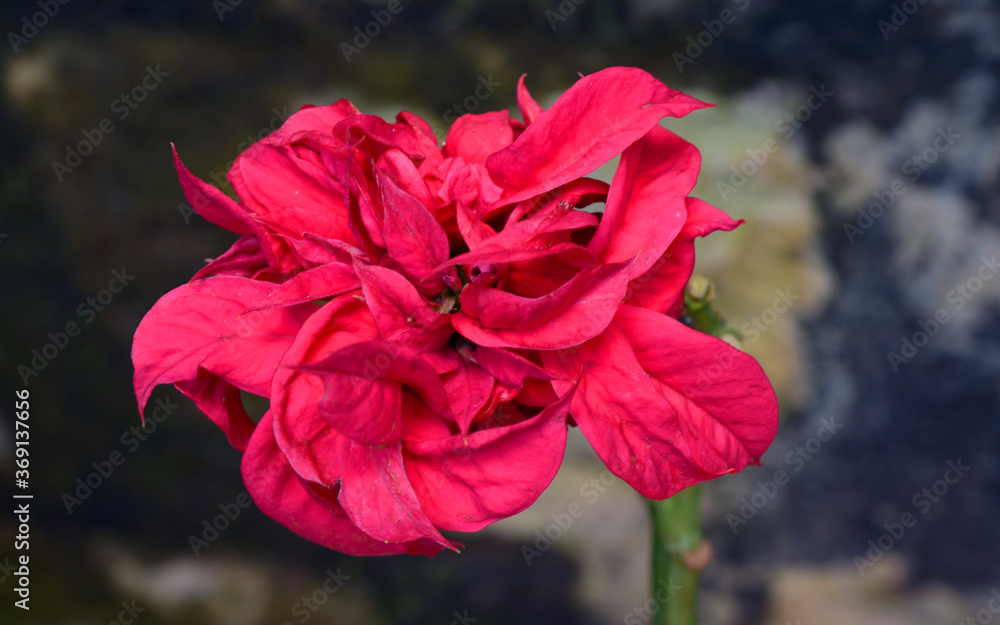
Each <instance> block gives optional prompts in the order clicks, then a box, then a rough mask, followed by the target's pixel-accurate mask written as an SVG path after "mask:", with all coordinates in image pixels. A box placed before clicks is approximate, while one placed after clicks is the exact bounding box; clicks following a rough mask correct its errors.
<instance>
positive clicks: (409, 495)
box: [337, 442, 460, 551]
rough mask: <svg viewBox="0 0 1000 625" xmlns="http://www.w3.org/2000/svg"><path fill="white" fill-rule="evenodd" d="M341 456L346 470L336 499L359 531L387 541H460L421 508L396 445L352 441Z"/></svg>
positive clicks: (446, 544) (446, 543) (451, 546)
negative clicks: (381, 446) (382, 446)
mask: <svg viewBox="0 0 1000 625" xmlns="http://www.w3.org/2000/svg"><path fill="white" fill-rule="evenodd" d="M343 458H344V462H345V464H346V466H348V467H350V469H349V471H350V473H349V474H348V475H345V476H344V480H343V483H342V484H341V487H340V496H339V497H338V498H337V499H338V501H339V502H340V504H341V505H342V506H344V511H345V512H346V513H347V515H348V516H349V517H350V519H351V521H353V522H354V524H355V525H356V526H357V527H358V528H359V529H360V530H361V531H363V532H365V533H366V534H368V535H369V536H372V537H373V538H377V539H378V540H384V541H387V542H390V543H401V542H408V541H414V540H419V539H422V538H425V539H429V540H433V541H434V542H436V543H437V544H439V545H442V546H444V547H447V548H449V549H453V550H455V551H457V550H458V549H457V547H459V546H460V545H459V544H458V543H453V542H451V541H450V540H448V539H447V538H445V537H444V536H442V535H441V533H440V532H438V530H437V528H435V527H434V524H433V523H432V522H431V520H430V519H428V518H427V515H426V514H425V513H424V511H423V510H422V509H421V507H420V501H419V500H418V499H417V495H416V493H415V492H414V490H413V486H412V485H411V484H410V480H409V478H408V476H407V475H406V469H405V467H404V466H403V455H402V453H401V451H400V449H399V446H398V445H397V446H393V447H390V448H386V449H375V448H373V447H368V446H365V445H359V444H358V443H353V442H352V443H350V445H349V446H348V448H347V449H345V450H344V452H343Z"/></svg>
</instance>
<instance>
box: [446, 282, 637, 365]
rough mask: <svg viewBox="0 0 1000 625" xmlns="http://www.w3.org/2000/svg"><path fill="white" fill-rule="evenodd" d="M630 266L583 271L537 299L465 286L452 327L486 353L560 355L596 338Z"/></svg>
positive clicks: (618, 300) (621, 292)
mask: <svg viewBox="0 0 1000 625" xmlns="http://www.w3.org/2000/svg"><path fill="white" fill-rule="evenodd" d="M630 268H631V263H628V262H624V263H615V264H612V265H596V266H592V267H588V268H587V269H584V270H583V271H582V272H580V274H579V275H577V276H576V277H574V278H573V279H571V280H570V281H569V282H567V283H566V284H564V285H563V286H561V287H560V288H558V289H556V290H555V291H553V292H552V293H549V294H548V295H545V296H542V297H536V298H526V297H520V296H518V295H513V294H511V293H506V292H504V291H500V290H498V289H494V288H489V287H483V286H480V285H478V284H470V285H468V286H466V287H465V289H464V290H463V291H462V296H461V303H462V310H461V312H458V313H455V314H453V315H452V325H453V326H454V327H455V329H456V330H457V331H458V332H459V333H460V334H462V335H463V336H464V337H466V338H467V339H469V340H470V341H472V342H473V343H475V344H477V345H483V346H486V347H522V348H526V349H563V348H566V347H572V346H573V345H579V344H580V343H582V342H584V341H586V340H587V339H589V338H592V337H594V336H596V335H598V334H600V332H601V331H602V330H604V328H605V327H607V325H608V324H609V323H611V319H612V318H614V314H615V311H616V310H617V309H618V306H619V305H620V304H621V301H622V298H623V297H624V295H625V287H626V285H627V283H628V274H629V270H630Z"/></svg>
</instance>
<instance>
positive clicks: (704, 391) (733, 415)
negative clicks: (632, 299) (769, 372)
mask: <svg viewBox="0 0 1000 625" xmlns="http://www.w3.org/2000/svg"><path fill="white" fill-rule="evenodd" d="M614 323H615V326H617V327H618V328H620V329H621V330H622V332H623V333H624V335H625V337H626V338H627V339H628V341H629V343H630V344H631V346H632V351H633V352H634V353H635V357H636V360H637V361H638V362H639V365H640V366H641V367H642V368H643V369H645V370H646V372H648V373H649V374H650V375H652V376H653V378H654V379H655V380H656V381H657V382H659V383H660V384H661V385H662V386H661V387H660V392H662V393H663V394H664V395H665V396H666V397H667V399H668V400H670V402H671V403H672V404H673V405H674V406H675V407H677V409H678V411H679V413H680V415H681V419H682V422H683V423H684V426H685V427H684V429H685V430H686V431H688V432H690V435H691V438H692V440H695V438H696V435H699V436H698V437H697V438H698V439H699V440H698V443H699V444H698V448H699V450H700V451H701V452H702V454H704V456H705V457H708V456H713V457H714V456H716V455H717V456H718V457H720V458H721V459H722V460H723V461H724V462H725V463H726V465H727V466H728V467H729V470H732V471H739V470H741V469H742V468H743V467H744V466H746V465H747V464H757V463H758V462H759V461H760V457H761V456H762V455H763V454H764V452H765V451H766V450H767V448H768V446H769V445H770V444H771V441H772V440H773V439H774V435H775V433H776V431H777V427H778V402H777V399H776V398H775V395H774V389H772V387H771V383H770V382H769V381H768V379H767V376H766V375H765V374H764V371H763V370H762V369H761V368H760V365H759V364H757V361H756V360H754V359H753V357H752V356H750V355H749V354H746V353H744V352H742V351H740V350H738V349H736V348H735V347H733V346H731V345H729V344H728V343H726V342H725V341H723V340H721V339H718V338H716V337H714V336H710V335H708V334H704V333H702V332H698V331H696V330H693V329H691V328H689V327H687V326H685V325H684V324H682V323H681V322H679V321H677V320H675V319H672V318H670V317H668V316H666V315H661V314H658V313H655V312H653V311H650V310H645V309H642V308H636V307H634V306H622V307H621V308H620V309H619V310H618V314H617V315H616V316H615V322H614ZM696 460H697V461H698V462H699V464H703V466H707V464H708V463H707V462H705V461H703V460H702V458H697V457H696Z"/></svg>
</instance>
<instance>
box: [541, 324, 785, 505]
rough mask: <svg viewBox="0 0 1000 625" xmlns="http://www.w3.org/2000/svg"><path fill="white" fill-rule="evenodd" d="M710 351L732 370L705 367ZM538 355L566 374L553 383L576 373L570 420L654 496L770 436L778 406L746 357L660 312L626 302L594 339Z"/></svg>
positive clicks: (730, 464) (754, 452)
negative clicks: (575, 388) (629, 304)
mask: <svg viewBox="0 0 1000 625" xmlns="http://www.w3.org/2000/svg"><path fill="white" fill-rule="evenodd" d="M630 341H632V342H634V344H635V345H636V346H637V347H636V351H633V348H632V346H631V345H630ZM734 352H735V353H734ZM639 353H641V354H642V357H641V359H640V358H637V355H638V354H639ZM715 358H721V359H723V360H726V362H729V363H736V367H735V369H734V370H729V369H728V368H727V367H720V368H719V369H718V370H708V371H706V369H705V364H706V363H707V362H710V361H711V360H712V359H715ZM542 359H543V362H544V364H545V366H546V369H548V370H550V371H553V372H556V373H559V374H560V375H562V376H563V377H564V378H567V381H555V382H553V385H554V386H555V387H556V389H557V390H559V389H560V388H564V387H568V386H569V385H570V384H571V382H570V381H568V380H572V379H573V377H574V376H577V375H580V373H581V371H582V379H581V380H580V383H579V390H578V391H577V395H576V398H575V399H574V402H573V405H572V407H571V413H572V416H573V418H574V419H575V420H576V422H577V424H579V426H580V430H581V431H582V432H583V434H584V436H586V437H587V440H588V441H590V443H591V445H593V447H594V449H595V451H597V454H598V455H599V456H600V457H601V459H602V460H603V461H604V463H605V464H606V465H607V466H608V468H609V469H610V470H611V471H612V472H613V473H615V474H616V475H618V476H620V477H621V478H622V479H624V480H625V481H627V482H628V483H629V484H631V485H632V487H633V488H635V489H636V490H637V491H639V493H640V494H642V495H644V496H646V497H649V498H651V499H664V498H666V497H670V496H671V495H673V494H674V493H676V492H678V491H680V490H682V489H684V488H687V487H689V486H692V485H693V484H697V483H699V482H702V481H705V480H709V479H712V478H715V477H718V476H720V475H724V474H726V473H731V472H734V471H739V470H741V469H743V468H744V467H745V466H746V465H747V464H750V463H756V462H757V461H758V460H759V457H760V454H761V453H763V451H764V449H766V447H767V445H768V444H769V443H770V440H771V438H773V435H774V430H775V426H776V425H777V404H776V403H775V401H774V394H773V391H771V390H770V385H769V384H767V380H766V378H765V377H764V376H763V374H762V373H761V372H760V368H759V367H757V366H756V363H755V362H753V359H752V358H750V357H749V356H746V355H745V354H742V353H741V352H738V351H737V350H734V349H733V348H732V347H730V346H729V345H728V344H726V343H725V342H724V341H721V340H719V339H716V338H714V337H711V336H708V335H706V334H701V333H699V332H696V331H694V330H691V329H690V328H687V327H685V326H683V325H682V324H680V323H679V322H677V321H675V320H673V319H671V318H669V317H667V316H665V315H660V314H657V313H653V312H650V311H644V310H641V309H636V308H633V307H628V306H623V307H622V308H621V309H620V310H619V314H618V315H616V317H615V322H614V323H613V324H612V325H611V326H609V328H608V330H607V331H605V332H604V333H603V334H602V335H601V336H599V337H597V338H595V339H593V340H591V341H589V342H587V343H585V344H584V345H581V346H580V347H578V348H576V349H573V350H565V351H563V352H542ZM643 365H645V366H646V368H644V366H643ZM699 387H701V388H699Z"/></svg>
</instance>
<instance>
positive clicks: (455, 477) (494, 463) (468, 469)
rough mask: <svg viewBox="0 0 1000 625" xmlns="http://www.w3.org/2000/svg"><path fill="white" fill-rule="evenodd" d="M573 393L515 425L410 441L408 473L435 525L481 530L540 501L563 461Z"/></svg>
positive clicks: (456, 528)
mask: <svg viewBox="0 0 1000 625" xmlns="http://www.w3.org/2000/svg"><path fill="white" fill-rule="evenodd" d="M572 394H573V393H572V391H570V392H568V393H566V395H565V396H563V397H562V398H561V399H560V400H559V401H558V402H556V403H555V404H553V405H551V406H549V407H548V408H546V409H545V410H543V411H542V412H540V413H539V414H538V415H536V416H535V417H533V418H531V419H527V420H525V421H521V422H519V423H517V424H515V425H511V426H506V427H495V428H490V429H487V430H482V431H479V432H475V433H473V434H470V435H468V436H462V435H459V436H452V437H450V438H447V439H443V440H440V441H425V442H421V443H415V444H409V443H408V444H406V452H407V454H406V472H407V475H408V476H409V478H410V481H411V483H412V484H413V486H414V488H415V490H416V493H417V496H418V497H419V499H420V504H421V506H422V508H423V509H424V511H425V512H426V513H427V516H428V518H430V520H431V521H432V522H433V523H434V525H436V526H437V527H440V528H442V529H448V530H455V531H459V532H475V531H478V530H480V529H482V528H484V527H486V526H487V525H489V524H490V523H493V522H494V521H498V520H500V519H504V518H507V517H509V516H511V515H514V514H517V513H518V512H521V511H522V510H524V509H525V508H527V507H528V506H530V505H531V504H532V503H534V501H535V500H536V499H538V496H539V495H540V494H541V493H542V491H543V490H545V488H546V487H548V485H549V484H550V483H551V482H552V479H553V478H554V477H555V475H556V473H557V472H558V470H559V466H560V465H561V464H562V459H563V455H564V453H565V451H566V411H567V409H568V408H569V405H570V400H571V396H572Z"/></svg>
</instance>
